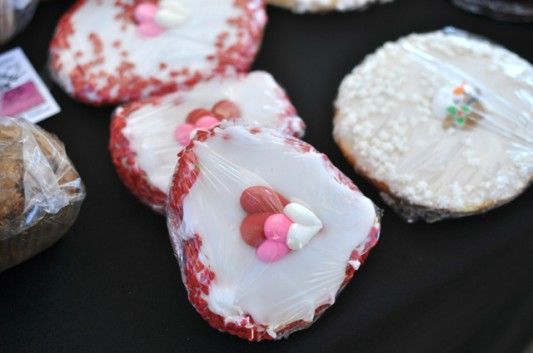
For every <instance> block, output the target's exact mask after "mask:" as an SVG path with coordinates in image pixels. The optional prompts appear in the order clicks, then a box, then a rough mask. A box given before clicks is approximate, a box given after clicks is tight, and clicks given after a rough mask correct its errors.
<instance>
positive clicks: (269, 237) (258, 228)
mask: <svg viewBox="0 0 533 353" xmlns="http://www.w3.org/2000/svg"><path fill="white" fill-rule="evenodd" d="M379 218H380V217H379V212H378V210H377V209H376V208H375V206H374V204H373V203H372V201H370V200H369V199H368V198H366V197H365V196H364V195H363V194H362V193H361V192H360V191H359V190H358V189H357V187H356V186H355V185H354V184H353V183H352V181H351V180H349V179H348V178H347V177H346V176H344V175H343V174H342V173H341V172H340V171H339V170H338V169H337V168H336V167H334V166H333V165H332V164H331V162H330V161H329V160H328V158H327V157H326V156H325V155H324V154H321V153H319V152H317V151H316V150H315V149H314V148H313V147H311V146H310V145H309V144H307V143H305V142H303V141H301V140H298V139H295V138H293V137H287V136H286V135H283V134H280V133H279V132H276V131H275V130H271V129H266V128H257V127H244V126H232V125H230V124H229V123H223V124H222V125H221V127H216V128H214V129H212V130H209V131H207V130H199V131H198V132H197V133H196V136H195V138H194V139H193V141H192V142H191V143H190V144H189V145H188V146H187V147H186V148H185V149H184V150H183V151H182V152H181V153H180V160H179V163H178V167H177V169H176V172H175V174H174V179H173V184H172V187H171V191H170V196H169V205H168V208H167V222H168V226H169V231H170V237H171V243H172V245H173V247H174V250H175V254H176V256H177V258H178V260H179V263H180V268H181V272H182V277H183V282H184V284H185V287H186V289H187V291H188V298H189V301H190V302H191V304H192V305H193V306H194V307H195V308H196V310H197V311H198V313H199V314H200V315H201V316H202V317H203V318H204V319H205V320H206V321H207V322H208V323H209V324H210V325H211V326H213V327H214V328H216V329H218V330H221V331H225V332H229V333H231V334H234V335H237V336H239V337H241V338H243V339H247V340H249V341H261V340H274V339H280V338H282V337H287V336H288V335H290V334H291V333H292V332H294V331H296V330H300V329H304V328H306V327H308V326H309V325H311V324H312V323H313V322H314V321H315V320H316V319H317V318H318V317H319V316H320V315H321V314H322V313H323V312H324V311H325V310H326V309H327V308H328V307H329V306H330V305H332V304H333V303H334V302H335V298H336V296H337V294H338V293H339V291H340V290H341V289H342V288H343V287H344V286H345V285H346V284H347V283H348V282H349V281H350V279H351V278H352V276H353V275H354V273H355V272H356V270H358V269H359V266H360V265H361V264H362V262H363V261H364V260H365V259H366V257H367V256H368V253H369V251H370V249H371V248H372V247H373V246H374V245H376V243H377V241H378V237H379V229H380V223H379Z"/></svg>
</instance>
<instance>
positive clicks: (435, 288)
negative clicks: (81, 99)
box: [0, 0, 533, 353]
mask: <svg viewBox="0 0 533 353" xmlns="http://www.w3.org/2000/svg"><path fill="white" fill-rule="evenodd" d="M68 5H69V3H68V2H61V1H57V2H47V3H43V4H41V5H39V8H38V11H37V14H36V17H35V19H34V20H33V22H32V23H31V25H30V26H29V28H28V29H27V30H26V31H25V32H24V33H23V34H21V35H20V36H19V37H17V38H16V39H15V40H14V41H12V42H11V43H9V44H8V45H5V46H4V47H2V48H1V50H3V49H8V48H10V47H14V46H21V47H22V48H23V49H24V51H25V52H26V54H27V55H28V57H29V58H30V60H31V62H32V63H33V65H34V66H35V67H36V69H37V70H38V71H39V72H41V73H42V74H43V75H44V73H45V64H46V60H47V45H48V41H49V39H50V37H51V35H52V31H53V29H54V26H55V23H56V21H57V19H58V18H59V16H60V15H61V13H63V11H64V10H65V9H66V8H67V6H68ZM269 15H270V23H269V25H268V28H267V31H266V34H265V38H264V43H263V47H262V50H261V52H260V54H259V57H258V58H257V61H256V63H255V65H254V68H256V69H263V70H267V71H270V72H271V73H272V74H273V75H274V76H275V78H276V79H277V80H278V81H279V82H280V83H281V84H282V85H283V86H284V87H285V88H286V89H287V91H288V93H289V95H290V96H291V97H292V100H293V102H294V104H295V106H296V107H297V109H298V111H299V113H300V115H301V116H302V117H303V118H304V120H305V121H306V123H307V125H308V130H307V135H306V137H305V140H306V141H309V142H310V143H311V144H313V145H314V146H316V147H317V149H319V150H320V151H322V152H325V153H326V154H327V155H328V156H329V157H330V158H331V160H332V161H333V163H334V164H336V165H337V166H339V167H340V168H341V169H342V170H343V171H344V172H345V173H346V174H347V175H348V176H349V177H351V178H352V179H354V180H355V181H356V183H357V184H358V185H359V187H360V188H361V189H362V191H363V192H364V193H366V194H367V195H368V196H370V197H371V198H372V199H373V200H374V201H375V202H376V203H377V204H378V205H379V206H380V207H382V208H383V209H384V210H385V216H384V219H383V231H382V237H381V240H380V243H379V244H378V246H377V248H376V249H375V250H374V251H373V253H372V254H371V255H370V257H369V259H368V261H367V263H366V264H365V265H364V266H363V267H362V269H361V271H360V272H359V273H358V274H357V275H356V276H355V278H354V280H353V281H352V282H351V284H350V285H349V286H348V287H347V288H346V289H345V290H344V292H343V293H342V294H341V295H340V297H339V298H338V301H337V303H336V304H335V305H334V306H333V307H331V308H330V309H329V310H328V311H327V312H326V313H325V314H324V316H323V317H322V318H320V320H318V322H316V323H315V324H314V325H313V326H312V327H311V328H310V329H307V330H305V331H301V332H298V333H295V334H293V335H292V336H291V337H290V338H289V339H288V340H282V341H279V342H264V343H254V344H251V343H248V342H245V341H242V340H240V339H238V338H235V337H233V336H231V335H228V334H225V333H220V332H218V331H216V330H214V329H212V328H210V327H209V326H208V325H207V324H206V323H205V322H204V321H203V320H202V319H201V318H200V316H199V315H198V314H197V313H196V312H195V310H194V309H193V308H192V306H191V305H190V304H189V303H188V301H187V298H186V293H185V289H184V286H183V284H182V282H181V278H180V275H179V272H178V271H179V270H178V266H177V262H176V260H175V259H174V256H173V254H172V250H171V247H170V244H169V241H168V238H167V229H166V225H165V221H164V218H162V217H160V216H158V215H156V214H154V213H152V212H151V211H150V210H149V209H148V208H146V207H145V206H143V205H141V204H140V203H139V202H137V200H136V199H135V198H134V197H133V196H132V195H131V194H130V193H129V192H128V191H127V190H126V189H125V188H124V187H123V186H122V184H121V183H120V181H119V179H118V177H117V175H116V174H115V171H114V169H113V166H112V164H111V161H110V158H109V154H108V151H107V143H108V137H109V131H108V124H109V116H110V113H111V111H112V109H111V108H100V109H97V108H92V107H88V106H84V105H81V104H78V103H76V102H74V101H73V100H71V99H70V98H69V97H67V96H66V95H65V94H64V93H63V92H62V91H61V90H60V89H59V88H58V87H57V86H54V85H52V86H51V90H52V93H53V94H54V96H55V97H56V99H57V100H58V102H59V104H60V106H61V108H62V112H61V114H59V115H58V116H56V117H53V118H51V119H49V120H46V121H45V122H43V123H42V124H41V126H43V127H44V128H46V129H48V130H49V131H51V132H53V133H55V134H57V135H58V136H59V137H60V138H61V139H62V140H63V141H64V143H65V144H66V146H67V150H68V153H69V155H70V157H71V159H72V160H73V161H74V163H75V164H76V166H77V168H78V170H79V172H80V174H81V176H82V178H83V179H84V181H85V183H86V186H87V190H88V196H87V199H86V201H85V204H84V206H83V208H82V211H81V214H80V217H79V219H78V221H77V223H76V224H75V225H74V226H73V227H72V229H71V231H70V232H69V234H68V236H66V237H65V238H64V239H63V240H62V241H60V242H59V243H58V244H57V245H55V246H54V247H53V248H51V249H50V250H48V251H46V252H45V253H43V254H41V255H39V256H37V257H35V258H34V259H32V260H30V261H28V262H26V263H24V264H22V265H20V266H17V267H15V268H13V269H11V270H8V271H6V272H4V273H2V274H0V352H1V353H18V352H56V353H60V352H69V353H70V352H128V353H132V352H202V353H209V352H251V351H253V352H338V353H342V352H358V353H366V352H387V353H389V352H421V353H428V352H431V353H441V352H465V353H466V352H468V353H470V352H481V353H513V352H520V351H521V349H523V348H524V346H525V345H526V344H527V343H528V342H529V341H530V340H531V339H533V214H532V211H531V209H532V206H533V192H532V190H528V191H527V192H526V193H525V194H523V195H521V196H520V197H519V198H517V199H516V200H515V201H513V202H512V203H510V204H508V205H506V206H503V207H501V208H499V209H497V210H495V211H492V212H489V213H487V214H484V215H479V216H474V217H469V218H464V219H458V220H447V221H443V222H440V223H437V224H422V223H420V224H407V223H405V222H404V221H403V220H401V219H400V218H399V217H398V216H396V215H395V214H394V213H393V212H392V211H391V210H390V209H389V208H388V207H386V206H385V205H384V204H383V202H382V201H381V200H380V198H379V197H378V193H377V192H376V190H375V189H374V188H373V187H371V186H370V185H369V184H367V183H365V182H364V181H363V180H362V179H361V178H360V177H358V176H356V175H355V173H354V172H353V171H352V169H351V167H350V166H349V165H348V163H347V162H346V161H345V160H344V159H343V158H342V156H341V154H340V152H339V150H338V149H337V147H336V145H335V144H334V142H333V139H332V137H331V129H332V123H331V117H332V101H333V100H334V98H335V96H336V92H337V87H338V85H339V83H340V81H341V79H342V77H343V76H344V75H345V74H347V73H348V72H349V71H350V70H351V69H352V68H353V67H354V66H355V65H356V64H358V63H359V62H361V60H362V59H363V57H364V56H365V55H366V54H368V53H370V52H372V51H374V50H375V49H376V48H377V47H378V46H380V45H381V44H382V43H383V42H385V41H388V40H395V39H397V38H398V37H400V36H403V35H406V34H409V33H411V32H423V31H429V30H436V29H440V28H442V27H444V26H448V25H453V26H457V27H459V28H462V29H465V30H468V31H471V32H473V33H477V34H481V35H484V36H487V37H488V38H490V39H492V40H494V41H496V42H499V43H501V44H502V45H504V46H506V47H507V48H509V49H510V50H512V51H514V52H516V53H517V54H519V55H521V56H522V57H524V58H526V59H528V60H530V61H531V60H532V59H533V45H532V44H533V30H532V26H531V25H514V24H505V23H498V22H494V21H491V20H489V19H486V18H483V17H478V16H475V15H471V14H468V13H465V12H462V11H461V10H459V9H456V8H454V7H453V6H452V5H451V4H450V3H449V2H448V1H446V0H397V2H396V3H393V4H389V5H384V6H375V7H372V8H370V9H368V10H367V11H365V12H352V13H346V14H329V15H314V16H296V15H292V14H290V13H289V12H287V11H284V10H280V9H275V8H269ZM95 25H98V24H95Z"/></svg>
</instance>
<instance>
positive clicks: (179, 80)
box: [50, 0, 267, 105]
mask: <svg viewBox="0 0 533 353" xmlns="http://www.w3.org/2000/svg"><path fill="white" fill-rule="evenodd" d="M266 21H267V17H266V12H265V5H264V3H263V1H262V0H248V1H236V0H202V1H197V0H194V1H193V0H160V1H158V0H145V1H143V0H121V1H115V0H77V1H76V2H75V3H74V5H72V7H71V8H70V9H69V10H68V11H67V13H66V14H65V15H64V16H63V17H62V18H61V19H60V20H59V23H58V25H57V28H56V32H55V34H54V36H53V38H52V41H51V44H50V69H51V73H52V76H53V78H54V79H55V81H57V83H58V84H59V85H60V86H61V87H62V88H63V89H64V90H65V91H66V92H67V93H68V94H70V95H71V96H73V97H74V98H75V99H77V100H79V101H81V102H84V103H88V104H93V105H102V104H117V103H123V102H127V101H132V100H137V99H140V98H145V97H148V96H153V95H158V94H163V93H169V92H172V91H176V90H179V89H182V88H184V87H190V86H192V85H193V84H195V83H197V82H199V81H200V80H203V79H207V78H210V77H213V76H214V75H217V74H223V73H234V72H246V71H248V69H249V67H250V65H251V63H252V61H253V59H254V58H255V55H256V53H257V51H258V49H259V46H260V43H261V40H262V36H263V29H264V26H265V25H266Z"/></svg>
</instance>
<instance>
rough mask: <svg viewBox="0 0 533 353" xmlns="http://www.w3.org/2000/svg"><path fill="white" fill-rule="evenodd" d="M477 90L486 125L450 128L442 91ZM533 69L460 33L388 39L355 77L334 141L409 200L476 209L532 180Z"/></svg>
mask: <svg viewBox="0 0 533 353" xmlns="http://www.w3.org/2000/svg"><path fill="white" fill-rule="evenodd" d="M462 82H466V83H468V84H471V85H472V86H473V87H476V88H477V89H479V97H478V98H479V101H480V103H481V105H482V106H483V109H484V112H483V119H481V120H480V121H479V123H478V125H477V126H475V127H473V128H472V129H469V130H466V129H465V130H462V129H459V128H449V129H444V128H443V118H444V114H445V111H443V110H445V105H446V104H447V103H446V102H445V101H446V100H449V99H450V97H449V96H448V97H447V96H446V94H444V93H443V92H445V91H449V90H450V87H456V86H458V85H460V84H461V83H462ZM532 107H533V69H532V66H531V65H530V64H529V63H528V62H526V61H525V60H523V59H521V58H519V57H518V56H516V55H515V54H513V53H511V52H509V51H508V50H506V49H503V48H501V47H498V46H495V45H492V44H490V43H488V42H486V41H481V40H478V39H475V38H472V37H468V36H466V35H463V34H461V33H459V34H458V33H452V34H449V33H445V32H434V33H428V34H413V35H410V36H408V37H405V38H403V39H400V40H399V41H398V42H395V43H387V44H385V45H384V46H383V47H382V48H381V49H379V50H378V51H377V52H376V53H374V54H372V55H370V56H369V57H368V58H367V59H366V60H365V61H364V62H363V63H362V64H361V65H359V66H358V67H356V68H355V69H354V71H353V72H352V73H351V74H350V75H348V76H347V77H346V78H345V79H344V81H343V83H342V85H341V87H340V90H339V95H338V98H337V101H336V108H337V111H338V115H337V116H336V119H335V128H334V136H335V138H336V140H337V141H338V142H339V144H340V145H341V146H342V147H343V149H344V150H345V151H346V152H347V153H349V154H352V155H353V156H354V159H355V160H356V163H357V167H358V169H360V170H361V171H362V172H363V173H365V174H366V175H368V176H369V177H370V178H372V179H374V180H379V181H383V182H385V183H386V184H387V185H388V187H389V189H390V191H391V193H392V194H394V195H396V196H399V197H401V198H405V199H407V200H408V201H409V202H411V203H413V204H416V205H421V206H425V207H429V208H437V209H447V210H450V211H453V212H469V211H473V210H477V209H479V208H481V207H484V205H487V204H489V205H490V204H493V203H495V202H500V201H503V200H507V199H509V198H511V197H513V196H515V195H516V194H517V193H519V192H521V191H522V190H523V189H524V188H525V187H527V185H528V184H529V183H530V181H531V178H532V176H533V135H532V133H531V131H533V115H532V112H533V110H532Z"/></svg>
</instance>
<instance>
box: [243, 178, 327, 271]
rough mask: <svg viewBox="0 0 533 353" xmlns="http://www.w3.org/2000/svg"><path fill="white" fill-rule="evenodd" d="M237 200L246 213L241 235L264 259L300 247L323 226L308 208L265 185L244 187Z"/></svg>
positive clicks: (267, 260) (299, 248)
mask: <svg viewBox="0 0 533 353" xmlns="http://www.w3.org/2000/svg"><path fill="white" fill-rule="evenodd" d="M240 203H241V207H242V208H243V209H244V210H245V211H246V212H247V213H248V215H247V216H246V218H245V219H244V220H243V221H242V223H241V227H240V231H241V236H242V238H243V240H244V241H245V242H246V243H247V244H248V245H250V246H252V247H254V248H257V250H256V254H257V257H258V258H259V260H261V261H263V262H268V263H270V262H276V261H278V260H281V259H282V258H283V257H285V256H286V255H288V254H289V253H290V252H291V251H295V250H301V249H302V248H303V247H305V246H306V245H307V244H308V243H309V241H311V239H312V238H313V237H314V236H316V235H317V234H318V233H319V232H320V230H321V229H322V222H321V221H320V219H318V217H317V216H316V215H315V214H314V213H313V212H312V211H311V210H309V209H308V208H306V207H305V206H303V205H301V204H299V203H296V202H289V201H288V200H287V199H286V198H285V197H283V196H282V195H280V194H279V193H277V192H276V191H274V190H272V189H271V188H268V187H265V186H252V187H249V188H247V189H245V190H244V191H243V192H242V194H241V198H240Z"/></svg>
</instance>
